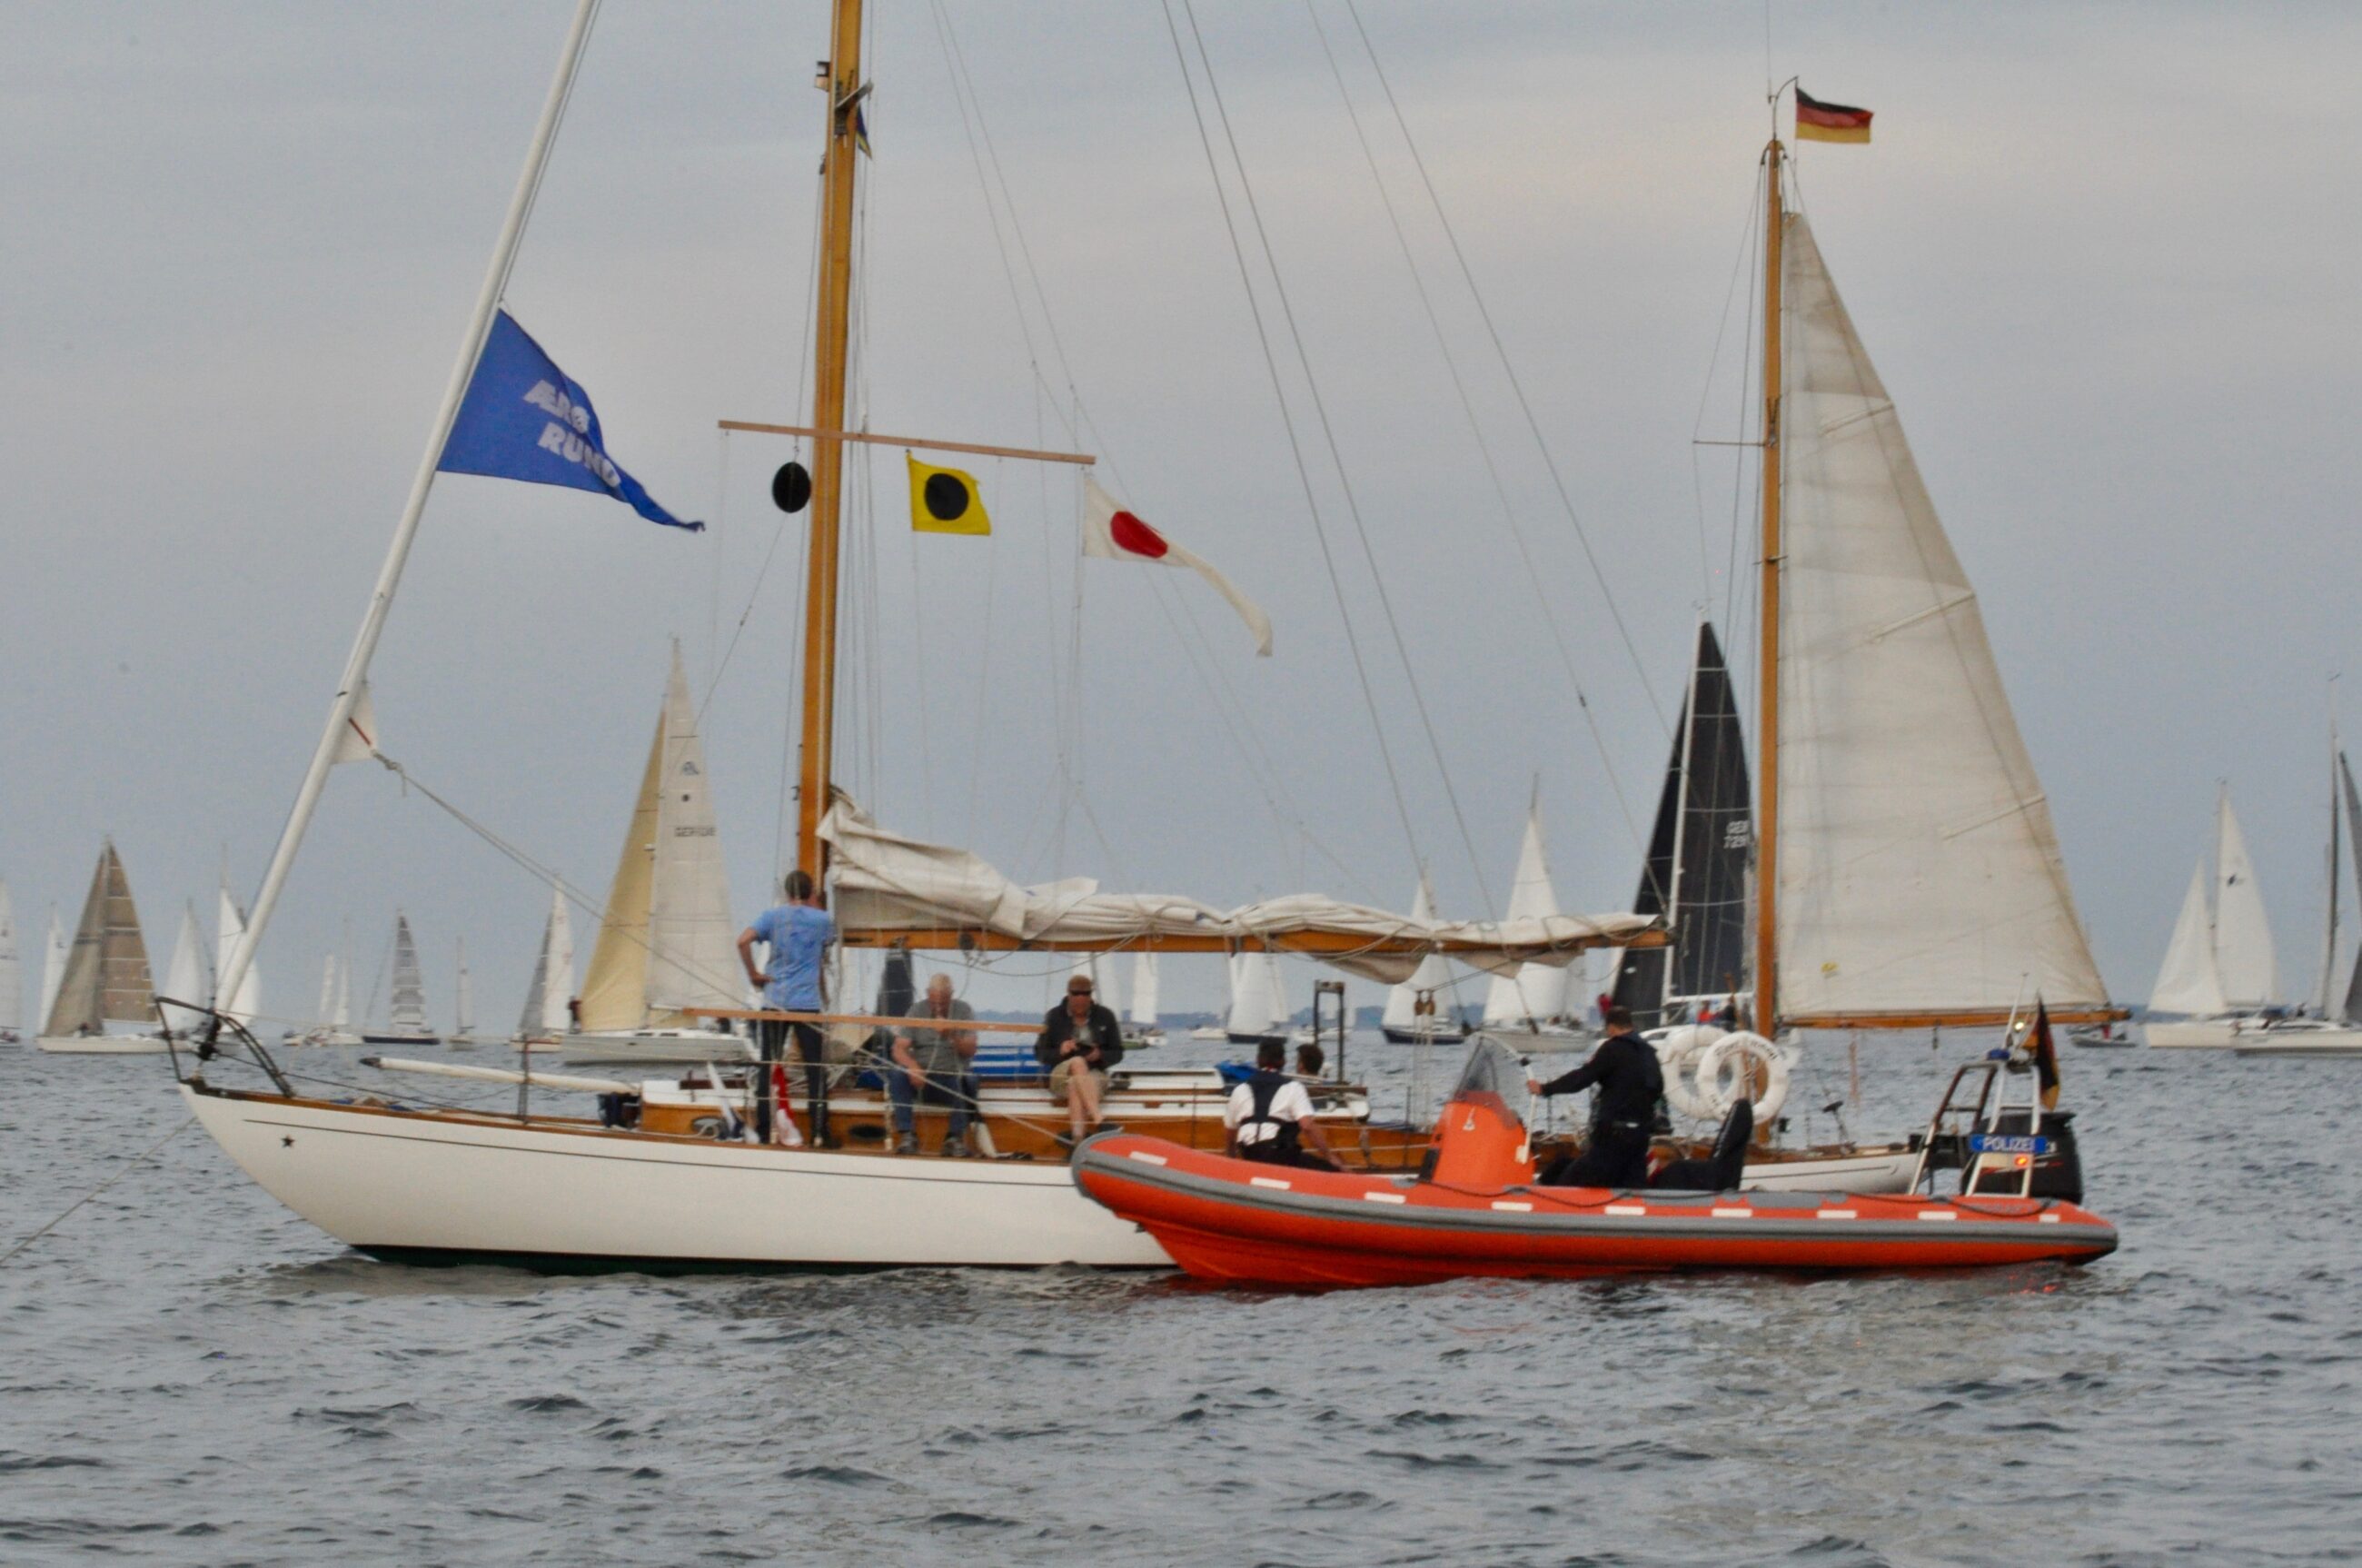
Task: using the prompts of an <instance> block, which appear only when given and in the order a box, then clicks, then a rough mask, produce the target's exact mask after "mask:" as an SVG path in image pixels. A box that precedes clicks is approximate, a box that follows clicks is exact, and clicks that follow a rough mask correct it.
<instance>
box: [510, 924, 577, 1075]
mask: <svg viewBox="0 0 2362 1568" xmlns="http://www.w3.org/2000/svg"><path fill="white" fill-rule="evenodd" d="M573 1001H574V920H573V917H572V916H571V915H569V914H568V913H567V911H566V891H565V889H562V888H561V889H552V890H551V892H550V895H549V918H548V919H547V920H546V921H544V922H542V927H541V953H540V955H539V956H538V957H536V958H535V960H534V964H533V978H532V979H531V980H530V981H528V982H527V983H526V985H525V988H524V1015H523V1016H522V1017H520V1018H519V1019H518V1020H517V1032H516V1034H515V1037H514V1040H513V1043H514V1044H515V1046H516V1047H517V1049H518V1050H520V1051H546V1050H549V1049H550V1048H552V1047H554V1046H556V1045H557V1044H558V1043H560V1042H561V1041H563V1040H564V1039H565V1037H566V1028H567V1023H568V1020H569V1019H570V1017H571V1010H572V1005H573Z"/></svg>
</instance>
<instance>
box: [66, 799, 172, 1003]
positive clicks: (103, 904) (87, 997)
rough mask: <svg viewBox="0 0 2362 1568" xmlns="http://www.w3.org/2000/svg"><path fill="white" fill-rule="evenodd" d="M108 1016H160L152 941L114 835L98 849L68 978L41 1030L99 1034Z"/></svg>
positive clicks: (67, 965)
mask: <svg viewBox="0 0 2362 1568" xmlns="http://www.w3.org/2000/svg"><path fill="white" fill-rule="evenodd" d="M109 1019H116V1020H119V1021H124V1022H132V1023H153V1022H157V1021H159V1017H158V1014H157V1011H156V990H155V983H154V981H153V980H152V979H151V978H150V977H149V973H148V944H147V943H146V942H144V941H143V940H141V938H140V935H139V911H138V909H136V908H135V907H134V906H133V905H132V902H131V883H130V881H129V879H128V878H126V877H125V876H124V874H123V861H122V859H121V858H120V857H119V856H116V853H115V845H114V843H113V841H111V840H110V841H109V842H108V843H107V845H106V846H105V848H103V849H101V850H100V851H99V855H98V866H97V868H96V869H95V870H94V871H93V872H92V873H91V878H90V895H89V897H88V898H86V899H84V900H83V906H82V923H81V924H80V925H78V926H76V927H75V929H74V940H73V949H72V953H71V954H70V955H68V957H67V959H66V973H65V979H64V980H63V982H62V983H61V984H60V985H59V987H58V999H57V1001H56V1003H55V1005H53V1006H52V1007H51V1008H50V1018H49V1022H48V1023H47V1025H46V1026H45V1027H44V1028H43V1029H42V1031H41V1032H42V1033H43V1034H47V1035H57V1036H62V1035H69V1034H98V1033H102V1032H105V1028H106V1021H107V1020H109Z"/></svg>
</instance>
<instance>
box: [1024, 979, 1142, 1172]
mask: <svg viewBox="0 0 2362 1568" xmlns="http://www.w3.org/2000/svg"><path fill="white" fill-rule="evenodd" d="M1033 1058H1034V1060H1036V1061H1038V1062H1040V1063H1041V1064H1042V1066H1043V1067H1044V1068H1046V1069H1047V1070H1048V1071H1049V1074H1050V1099H1052V1100H1053V1101H1054V1102H1055V1103H1057V1104H1059V1105H1063V1106H1065V1108H1066V1116H1067V1121H1068V1125H1069V1132H1070V1133H1071V1136H1070V1137H1069V1138H1068V1139H1067V1140H1066V1141H1067V1142H1068V1143H1081V1142H1082V1141H1083V1139H1084V1137H1085V1135H1086V1133H1087V1131H1088V1130H1091V1129H1095V1128H1097V1127H1098V1121H1099V1102H1100V1100H1101V1099H1103V1098H1105V1096H1106V1094H1107V1083H1108V1069H1109V1068H1110V1067H1112V1066H1115V1065H1116V1064H1117V1063H1118V1062H1120V1061H1122V1060H1123V1026H1122V1025H1121V1024H1120V1023H1118V1022H1117V1021H1116V1018H1115V1013H1114V1012H1113V1011H1112V1010H1109V1009H1107V1008H1104V1007H1101V1006H1100V1005H1099V1004H1098V1003H1097V1002H1095V1001H1093V1000H1092V999H1091V977H1089V976H1088V975H1076V976H1074V977H1071V978H1070V979H1068V980H1067V981H1066V999H1065V1001H1064V1002H1063V1003H1061V1004H1060V1005H1058V1006H1056V1007H1054V1008H1052V1009H1051V1010H1050V1012H1049V1016H1047V1017H1046V1018H1044V1019H1043V1020H1042V1032H1041V1033H1040V1034H1038V1035H1036V1036H1035V1037H1034V1040H1033Z"/></svg>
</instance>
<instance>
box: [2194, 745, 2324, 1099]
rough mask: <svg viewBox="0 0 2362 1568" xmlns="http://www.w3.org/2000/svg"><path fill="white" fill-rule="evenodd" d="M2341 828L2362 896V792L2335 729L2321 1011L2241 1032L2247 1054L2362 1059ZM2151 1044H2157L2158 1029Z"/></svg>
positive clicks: (2240, 1049) (2238, 1043)
mask: <svg viewBox="0 0 2362 1568" xmlns="http://www.w3.org/2000/svg"><path fill="white" fill-rule="evenodd" d="M2341 827H2343V828H2344V829H2345V833H2344V834H2343V836H2344V838H2345V840H2346V841H2347V842H2348V843H2350V844H2351V845H2352V846H2353V855H2354V875H2355V887H2356V892H2357V893H2362V792H2357V791H2356V789H2355V787H2354V769H2353V767H2351V766H2349V765H2348V764H2347V762H2346V760H2345V752H2344V751H2343V750H2341V749H2339V747H2338V745H2337V734H2336V731H2335V730H2334V728H2333V729H2332V730H2331V732H2330V737H2329V898H2328V907H2327V909H2326V910H2325V911H2323V922H2322V924H2323V931H2322V959H2321V999H2320V1004H2319V1011H2318V1013H2317V1014H2316V1015H2315V1016H2313V1017H2311V1018H2289V1017H2285V1016H2281V1017H2274V1018H2269V1019H2268V1020H2267V1021H2266V1022H2265V1025H2264V1029H2263V1031H2262V1032H2254V1031H2248V1032H2242V1033H2241V1034H2240V1035H2239V1036H2238V1037H2237V1039H2236V1040H2235V1049H2236V1050H2237V1051H2238V1053H2239V1055H2242V1056H2362V953H2356V955H2355V956H2354V967H2353V969H2352V970H2351V971H2350V972H2349V973H2348V974H2347V976H2346V977H2345V987H2344V989H2343V992H2342V994H2341V992H2340V989H2339V987H2338V984H2337V958H2338V941H2337V938H2338V919H2337V904H2338V889H2339V885H2340V884H2341V883H2342V882H2343V881H2344V880H2345V865H2344V863H2343V860H2344V857H2343V856H2341V854H2340V853H2339V847H2340V846H2339V842H2338V841H2339V838H2340V836H2341V834H2340V833H2339V829H2340V828H2341ZM2176 934H2177V936H2178V935H2179V933H2176ZM2167 1027H2169V1028H2170V1027H2171V1026H2170V1025H2169V1026H2167ZM2150 1040H2151V1043H2156V1026H2154V1025H2152V1026H2151V1028H2150Z"/></svg>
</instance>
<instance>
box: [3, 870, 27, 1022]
mask: <svg viewBox="0 0 2362 1568" xmlns="http://www.w3.org/2000/svg"><path fill="white" fill-rule="evenodd" d="M24 1020H25V981H24V971H23V969H22V968H21V967H20V966H18V964H17V911H16V910H15V909H14V908H13V907H12V906H11V905H10V904H9V902H8V884H7V883H6V882H0V1029H16V1028H19V1027H21V1026H22V1025H23V1023H24Z"/></svg>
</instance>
